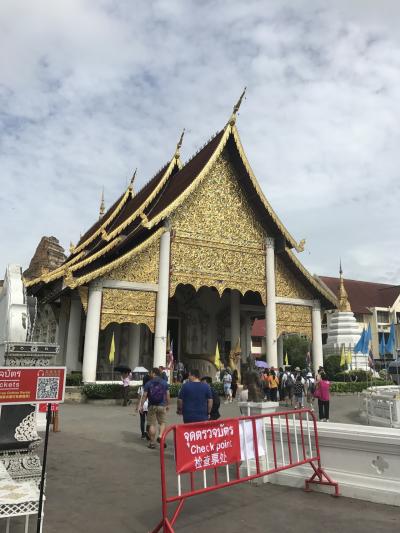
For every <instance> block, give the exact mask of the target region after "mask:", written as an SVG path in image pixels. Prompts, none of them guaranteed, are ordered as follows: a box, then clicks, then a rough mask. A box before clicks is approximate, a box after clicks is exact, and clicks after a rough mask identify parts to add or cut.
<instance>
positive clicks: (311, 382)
mask: <svg viewBox="0 0 400 533" xmlns="http://www.w3.org/2000/svg"><path fill="white" fill-rule="evenodd" d="M314 393H315V379H314V378H313V375H312V373H311V372H308V373H307V375H306V397H307V406H308V407H309V408H310V409H311V411H314Z"/></svg>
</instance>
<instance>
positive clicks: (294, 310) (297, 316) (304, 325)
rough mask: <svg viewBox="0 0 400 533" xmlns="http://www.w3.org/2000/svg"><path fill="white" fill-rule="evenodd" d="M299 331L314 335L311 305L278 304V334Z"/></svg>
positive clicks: (301, 333)
mask: <svg viewBox="0 0 400 533" xmlns="http://www.w3.org/2000/svg"><path fill="white" fill-rule="evenodd" d="M281 333H299V334H300V335H307V337H309V338H311V337H312V323H311V307H306V306H302V305H286V304H277V305H276V334H277V337H279V335H280V334H281Z"/></svg>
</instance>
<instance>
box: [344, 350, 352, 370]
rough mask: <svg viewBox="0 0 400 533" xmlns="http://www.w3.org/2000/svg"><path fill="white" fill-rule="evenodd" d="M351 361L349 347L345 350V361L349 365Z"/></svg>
mask: <svg viewBox="0 0 400 533" xmlns="http://www.w3.org/2000/svg"><path fill="white" fill-rule="evenodd" d="M352 361H353V358H352V356H351V349H350V348H349V349H348V350H347V352H346V363H347V364H348V365H349V366H350V365H351V363H352Z"/></svg>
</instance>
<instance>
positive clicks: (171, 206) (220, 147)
mask: <svg viewBox="0 0 400 533" xmlns="http://www.w3.org/2000/svg"><path fill="white" fill-rule="evenodd" d="M230 133H231V127H230V126H227V127H226V128H225V131H224V134H223V136H222V137H221V140H220V141H219V144H218V146H217V147H216V148H215V150H214V152H213V154H212V155H211V157H210V158H209V160H208V161H207V163H206V164H205V166H204V167H203V168H202V170H201V171H200V172H199V174H197V177H196V178H195V179H194V180H193V181H192V183H191V184H190V185H189V186H188V187H186V189H185V190H184V191H183V192H182V193H181V194H180V195H179V196H178V198H176V199H175V200H174V201H173V202H171V203H170V204H169V205H168V206H167V207H166V208H165V209H164V210H163V211H161V213H159V214H158V215H157V216H156V217H154V218H152V219H151V220H150V221H149V222H147V223H146V222H143V225H144V227H146V228H148V229H150V228H152V227H153V226H155V225H157V224H158V223H159V222H160V221H161V220H164V219H165V218H166V217H168V215H170V213H172V212H173V211H175V209H176V208H177V207H179V206H180V205H181V204H182V203H183V202H184V201H185V199H186V198H187V197H188V196H189V195H190V194H191V193H192V192H193V191H194V190H195V189H196V188H197V187H198V186H199V185H200V183H201V182H202V181H203V180H204V178H205V177H206V176H207V174H208V172H209V170H210V169H211V167H212V166H213V164H214V163H215V161H216V160H217V159H218V157H219V156H220V155H221V153H222V150H223V149H224V148H225V145H226V143H227V141H228V139H229V135H230Z"/></svg>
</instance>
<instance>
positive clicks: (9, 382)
mask: <svg viewBox="0 0 400 533" xmlns="http://www.w3.org/2000/svg"><path fill="white" fill-rule="evenodd" d="M64 390H65V367H45V368H40V367H18V368H16V367H0V404H9V405H10V404H11V405H13V404H20V403H45V402H46V403H47V402H49V403H60V402H63V401H64Z"/></svg>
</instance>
